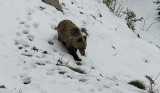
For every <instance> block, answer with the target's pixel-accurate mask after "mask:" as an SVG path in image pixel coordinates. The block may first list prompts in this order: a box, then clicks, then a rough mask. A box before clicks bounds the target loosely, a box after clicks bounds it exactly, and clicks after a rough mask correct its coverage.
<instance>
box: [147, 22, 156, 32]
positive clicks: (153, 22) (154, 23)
mask: <svg viewBox="0 0 160 93" xmlns="http://www.w3.org/2000/svg"><path fill="white" fill-rule="evenodd" d="M155 23H158V22H157V21H156V22H153V23H151V24H150V25H149V27H148V28H147V29H146V31H148V30H149V29H150V28H151V26H152V25H153V24H155Z"/></svg>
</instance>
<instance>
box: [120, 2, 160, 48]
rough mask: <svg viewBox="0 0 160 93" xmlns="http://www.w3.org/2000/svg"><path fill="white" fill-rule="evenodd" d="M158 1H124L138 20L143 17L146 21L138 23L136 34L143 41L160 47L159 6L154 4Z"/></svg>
mask: <svg viewBox="0 0 160 93" xmlns="http://www.w3.org/2000/svg"><path fill="white" fill-rule="evenodd" d="M154 1H156V0H145V1H143V0H141V1H139V0H134V1H133V0H124V1H123V2H127V5H126V7H128V8H130V9H132V10H133V11H134V12H135V13H136V15H137V17H138V18H140V17H143V18H144V19H145V21H144V20H143V21H142V22H137V24H136V29H137V30H136V32H137V33H139V34H140V36H141V38H142V39H145V40H146V41H148V42H152V43H153V44H155V45H158V46H160V31H159V29H160V24H159V23H158V22H157V21H156V17H157V11H156V9H157V5H156V4H155V3H153V2H154Z"/></svg>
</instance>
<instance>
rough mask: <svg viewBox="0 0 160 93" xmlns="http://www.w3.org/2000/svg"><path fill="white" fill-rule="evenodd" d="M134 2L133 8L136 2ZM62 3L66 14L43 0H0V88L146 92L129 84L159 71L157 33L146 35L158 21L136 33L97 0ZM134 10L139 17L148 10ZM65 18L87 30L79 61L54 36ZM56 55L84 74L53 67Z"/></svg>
mask: <svg viewBox="0 0 160 93" xmlns="http://www.w3.org/2000/svg"><path fill="white" fill-rule="evenodd" d="M130 1H132V0H130ZM134 1H135V0H134ZM134 1H133V2H134ZM142 1H144V0H142ZM147 1H148V2H149V1H150V0H147ZM133 2H129V4H130V3H131V4H132V5H130V6H132V8H133V7H134V5H135V7H136V5H137V6H138V4H139V3H138V4H134V3H133ZM135 2H139V1H138V0H136V1H135ZM60 3H61V5H62V8H63V11H64V13H62V12H60V11H57V10H56V9H55V8H54V7H52V6H50V5H47V4H45V3H43V2H42V1H41V0H3V1H2V0H1V1H0V11H1V12H0V20H1V21H0V42H1V44H0V86H1V85H4V86H5V87H6V88H0V93H147V91H144V90H140V89H138V88H135V87H133V86H131V85H129V84H127V83H128V81H130V80H137V79H138V80H141V81H143V82H144V83H145V84H146V85H148V84H149V82H148V80H147V79H146V78H145V77H144V76H145V75H149V76H152V77H153V78H155V77H156V76H157V74H158V73H159V72H160V68H159V66H160V62H159V60H160V49H159V48H158V47H157V46H156V44H157V45H159V44H160V43H158V42H159V41H158V38H159V37H157V38H148V39H146V38H147V36H149V35H151V36H150V37H154V36H157V34H156V35H154V34H155V33H154V32H156V31H158V29H159V28H158V26H157V28H156V27H152V28H151V29H154V30H155V31H153V32H152V31H151V29H150V30H149V31H148V32H149V33H152V34H148V33H146V34H140V35H142V38H138V37H137V36H136V35H135V33H133V31H131V30H130V29H129V28H128V27H127V25H126V24H125V22H124V21H123V19H120V18H117V17H116V16H115V15H114V14H112V13H111V12H110V11H109V10H108V8H107V7H106V6H105V5H104V4H103V3H102V2H99V1H98V0H60ZM143 3H144V2H143ZM129 4H128V5H129ZM151 4H152V3H151ZM148 5H150V3H149V4H147V2H146V6H145V7H147V6H148ZM140 6H141V5H140ZM151 6H152V5H151ZM134 9H136V8H134ZM144 9H145V8H144ZM135 11H136V12H137V14H138V13H139V16H142V15H145V13H146V14H147V13H148V12H149V10H148V12H144V14H143V13H142V12H140V7H139V8H138V7H137V10H135ZM152 13H153V11H152ZM101 15H102V16H101ZM151 18H152V17H151ZM64 19H69V20H72V21H73V22H74V23H75V24H76V25H77V26H79V27H86V29H87V30H88V33H89V36H88V38H87V44H88V45H87V49H86V57H81V56H80V55H79V56H80V57H81V59H82V65H77V64H76V63H75V61H74V60H73V58H72V56H71V55H69V54H68V52H67V50H66V48H65V47H64V46H63V45H62V44H61V43H60V42H59V41H58V40H57V31H56V30H55V28H56V26H57V24H58V23H59V22H60V21H61V20H64ZM152 21H153V20H152ZM148 24H149V23H148ZM138 26H139V25H138ZM137 28H138V27H137ZM136 31H137V30H136ZM137 32H138V31H137ZM138 33H141V32H140V31H139V32H138ZM144 33H145V32H144ZM157 33H158V32H157ZM149 40H151V41H152V42H154V44H153V43H149V42H148V41H149ZM77 53H78V54H79V52H77ZM59 59H62V61H63V62H64V63H67V62H68V63H67V65H69V66H72V67H75V68H80V69H82V70H84V71H85V72H86V74H80V73H77V72H75V71H72V70H71V69H69V68H68V67H66V66H57V65H56V64H57V62H58V61H57V60H59ZM26 83H27V84H26ZM159 85H160V78H158V79H157V86H159Z"/></svg>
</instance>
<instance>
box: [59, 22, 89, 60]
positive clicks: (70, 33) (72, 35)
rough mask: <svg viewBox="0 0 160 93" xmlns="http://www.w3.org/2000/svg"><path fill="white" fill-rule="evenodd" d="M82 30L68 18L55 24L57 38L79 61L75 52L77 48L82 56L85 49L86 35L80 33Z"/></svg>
mask: <svg viewBox="0 0 160 93" xmlns="http://www.w3.org/2000/svg"><path fill="white" fill-rule="evenodd" d="M82 30H84V28H82V29H79V28H78V27H77V26H76V25H75V24H74V23H73V22H72V21H70V20H62V21H61V22H60V23H59V24H58V26H57V31H58V40H59V41H60V42H61V43H62V44H64V45H65V46H66V48H67V50H68V51H69V53H70V54H71V55H72V56H73V58H74V60H76V61H81V59H80V58H79V57H78V55H77V53H76V51H77V49H78V50H79V52H80V54H81V55H82V56H85V49H86V46H87V42H86V39H87V36H86V35H82Z"/></svg>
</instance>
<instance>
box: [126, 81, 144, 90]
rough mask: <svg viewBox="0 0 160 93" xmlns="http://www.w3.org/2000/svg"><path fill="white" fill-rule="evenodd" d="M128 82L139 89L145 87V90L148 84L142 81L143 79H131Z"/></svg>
mask: <svg viewBox="0 0 160 93" xmlns="http://www.w3.org/2000/svg"><path fill="white" fill-rule="evenodd" d="M128 84H130V85H133V86H135V87H137V88H139V89H143V90H145V89H146V86H145V85H144V84H143V83H142V81H139V80H133V81H130V82H128Z"/></svg>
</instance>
